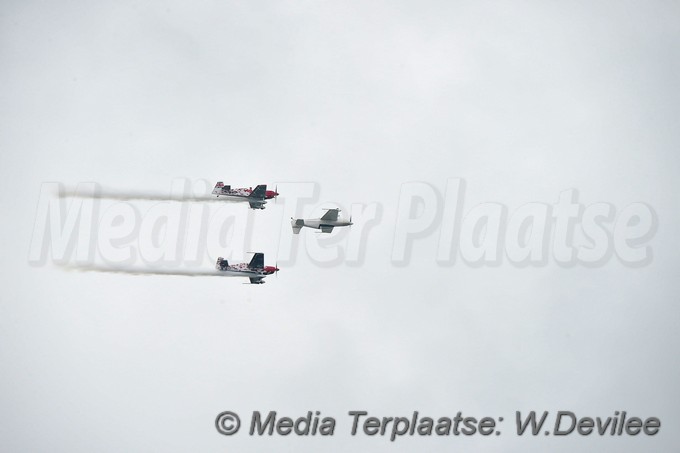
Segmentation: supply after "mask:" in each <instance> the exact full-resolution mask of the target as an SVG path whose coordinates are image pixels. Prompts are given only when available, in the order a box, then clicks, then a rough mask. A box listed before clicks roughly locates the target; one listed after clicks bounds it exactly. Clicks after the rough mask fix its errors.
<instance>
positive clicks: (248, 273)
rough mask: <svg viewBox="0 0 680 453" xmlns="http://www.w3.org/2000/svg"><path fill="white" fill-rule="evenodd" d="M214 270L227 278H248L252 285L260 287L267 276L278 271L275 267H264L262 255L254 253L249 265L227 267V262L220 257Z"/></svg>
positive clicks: (241, 264)
mask: <svg viewBox="0 0 680 453" xmlns="http://www.w3.org/2000/svg"><path fill="white" fill-rule="evenodd" d="M215 269H217V270H218V271H220V272H223V273H224V275H225V276H228V277H248V278H249V279H250V283H251V284H253V285H261V284H262V283H264V281H263V279H264V278H265V277H266V276H267V275H271V274H273V273H275V272H278V271H279V268H278V267H276V266H265V265H264V253H256V254H255V255H253V258H252V259H251V260H250V263H248V264H246V263H237V264H232V265H229V262H228V261H227V260H225V259H224V258H222V257H219V258H217V263H215Z"/></svg>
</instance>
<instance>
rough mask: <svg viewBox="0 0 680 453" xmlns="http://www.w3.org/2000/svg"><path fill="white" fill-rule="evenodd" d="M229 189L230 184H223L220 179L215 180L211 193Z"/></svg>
mask: <svg viewBox="0 0 680 453" xmlns="http://www.w3.org/2000/svg"><path fill="white" fill-rule="evenodd" d="M229 189H231V186H225V185H224V183H223V182H222V181H217V183H216V184H215V188H214V189H213V191H212V193H213V194H219V193H222V192H225V191H229Z"/></svg>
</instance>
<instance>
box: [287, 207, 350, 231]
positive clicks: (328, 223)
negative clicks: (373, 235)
mask: <svg viewBox="0 0 680 453" xmlns="http://www.w3.org/2000/svg"><path fill="white" fill-rule="evenodd" d="M338 212H340V209H337V208H331V209H326V213H325V214H324V215H322V216H321V218H320V219H294V218H292V217H291V218H290V224H291V226H292V227H293V234H300V230H301V229H302V227H308V228H316V229H317V230H321V232H322V233H330V232H331V231H333V228H335V227H343V226H350V225H352V217H350V218H349V221H348V220H338Z"/></svg>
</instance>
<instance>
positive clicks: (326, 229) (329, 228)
mask: <svg viewBox="0 0 680 453" xmlns="http://www.w3.org/2000/svg"><path fill="white" fill-rule="evenodd" d="M320 228H321V232H322V233H330V232H331V231H333V225H321V227H320Z"/></svg>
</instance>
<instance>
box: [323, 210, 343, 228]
mask: <svg viewBox="0 0 680 453" xmlns="http://www.w3.org/2000/svg"><path fill="white" fill-rule="evenodd" d="M338 212H340V210H339V209H335V208H334V209H329V210H327V211H326V213H325V214H324V215H322V216H321V220H328V221H329V222H335V221H336V220H338ZM331 229H332V227H331Z"/></svg>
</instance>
